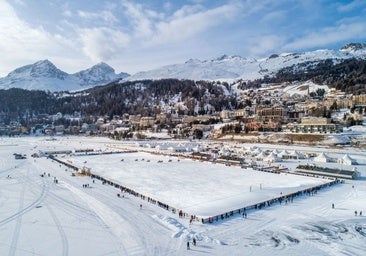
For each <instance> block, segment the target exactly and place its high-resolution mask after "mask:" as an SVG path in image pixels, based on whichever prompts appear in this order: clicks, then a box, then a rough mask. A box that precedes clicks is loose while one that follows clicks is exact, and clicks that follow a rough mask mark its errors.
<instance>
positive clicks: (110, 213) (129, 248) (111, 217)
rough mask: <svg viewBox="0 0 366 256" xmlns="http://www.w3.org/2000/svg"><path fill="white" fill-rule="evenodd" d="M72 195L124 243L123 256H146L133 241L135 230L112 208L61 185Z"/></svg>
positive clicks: (79, 191) (74, 189) (81, 192)
mask: <svg viewBox="0 0 366 256" xmlns="http://www.w3.org/2000/svg"><path fill="white" fill-rule="evenodd" d="M60 184H61V185H62V186H64V187H65V188H67V189H69V190H70V191H71V192H72V193H74V194H76V195H77V196H78V197H80V198H81V199H82V200H83V201H84V202H86V203H87V204H88V206H89V207H90V208H91V209H92V210H93V211H94V212H95V213H96V214H97V215H98V216H99V218H100V219H101V220H102V221H103V222H104V223H105V224H106V225H107V226H108V227H109V228H110V230H111V231H112V233H113V234H114V235H115V236H117V237H118V238H119V240H120V241H121V242H122V245H123V248H124V250H125V252H119V254H121V255H144V253H145V250H144V248H143V247H142V246H141V245H140V244H139V243H137V242H136V240H134V239H133V237H132V235H131V234H134V228H133V227H132V226H131V225H130V224H129V223H128V222H127V221H126V220H125V219H123V218H122V217H121V215H119V214H118V213H116V212H115V211H114V210H112V209H111V208H110V207H108V206H107V205H105V204H104V203H102V202H100V201H98V200H97V199H95V198H93V197H92V196H89V195H88V194H86V193H85V192H83V191H81V190H79V189H77V188H75V187H73V186H71V185H69V184H67V183H64V182H62V183H60Z"/></svg>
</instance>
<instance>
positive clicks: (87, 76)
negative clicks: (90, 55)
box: [73, 62, 129, 87]
mask: <svg viewBox="0 0 366 256" xmlns="http://www.w3.org/2000/svg"><path fill="white" fill-rule="evenodd" d="M73 76H74V77H75V78H76V79H77V81H78V83H79V84H80V85H81V86H83V87H93V86H95V85H102V84H107V83H109V82H111V81H115V80H117V79H120V78H126V77H128V76H129V74H127V73H120V74H116V73H115V70H114V69H113V68H112V67H110V66H109V65H108V64H106V63H104V62H101V63H99V64H97V65H95V66H93V67H91V68H89V69H86V70H82V71H80V72H77V73H75V74H73Z"/></svg>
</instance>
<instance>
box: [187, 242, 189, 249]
mask: <svg viewBox="0 0 366 256" xmlns="http://www.w3.org/2000/svg"><path fill="white" fill-rule="evenodd" d="M187 250H189V241H187Z"/></svg>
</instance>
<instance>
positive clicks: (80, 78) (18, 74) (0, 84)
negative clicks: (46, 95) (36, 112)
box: [0, 60, 129, 92]
mask: <svg viewBox="0 0 366 256" xmlns="http://www.w3.org/2000/svg"><path fill="white" fill-rule="evenodd" d="M127 76H129V75H128V74H127V73H120V74H116V73H115V71H114V69H113V68H111V67H110V66H109V65H107V64H105V63H99V64H97V65H95V66H93V67H91V68H89V69H86V70H83V71H80V72H77V73H75V74H68V73H66V72H64V71H62V70H60V69H58V68H57V67H56V66H55V65H54V64H53V63H52V62H50V61H49V60H41V61H37V62H36V63H34V64H30V65H26V66H23V67H20V68H17V69H15V70H14V71H12V72H10V73H9V74H8V75H7V76H6V77H3V78H0V89H9V88H22V89H26V90H43V91H51V92H54V91H75V90H81V89H87V88H90V87H95V86H98V85H105V84H107V83H110V82H113V81H115V80H118V79H122V78H125V77H127Z"/></svg>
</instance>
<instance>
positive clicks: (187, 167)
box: [63, 152, 329, 217]
mask: <svg viewBox="0 0 366 256" xmlns="http://www.w3.org/2000/svg"><path fill="white" fill-rule="evenodd" d="M63 160H66V161H68V162H70V163H73V164H75V165H76V166H78V167H80V168H81V167H83V166H86V167H88V168H90V169H91V171H92V173H94V174H97V175H100V176H102V177H104V178H106V179H108V180H112V181H114V182H116V183H117V184H121V185H123V186H125V187H128V188H131V189H133V190H135V191H137V192H139V193H141V194H143V195H146V196H148V197H151V198H154V199H157V200H159V201H161V202H164V203H166V204H168V205H170V206H173V207H175V208H178V209H182V210H183V211H184V212H187V213H189V214H191V215H197V216H202V217H209V216H215V215H219V214H222V213H225V212H228V211H231V210H236V209H239V208H243V207H248V206H251V205H253V204H256V203H260V202H263V201H266V200H270V199H273V198H276V197H279V196H280V195H281V194H283V195H285V194H291V193H294V192H297V191H300V190H304V189H307V188H312V187H314V186H317V185H321V184H324V183H326V182H329V179H319V178H312V177H304V176H299V175H287V174H284V173H282V174H273V173H268V172H259V171H254V170H253V169H242V168H240V167H238V166H226V165H224V164H212V163H211V162H198V161H193V160H191V159H180V158H177V157H169V156H157V155H152V154H149V153H144V152H142V153H125V154H110V155H96V156H77V157H75V156H71V157H65V158H63Z"/></svg>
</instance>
